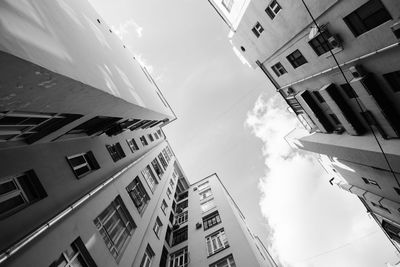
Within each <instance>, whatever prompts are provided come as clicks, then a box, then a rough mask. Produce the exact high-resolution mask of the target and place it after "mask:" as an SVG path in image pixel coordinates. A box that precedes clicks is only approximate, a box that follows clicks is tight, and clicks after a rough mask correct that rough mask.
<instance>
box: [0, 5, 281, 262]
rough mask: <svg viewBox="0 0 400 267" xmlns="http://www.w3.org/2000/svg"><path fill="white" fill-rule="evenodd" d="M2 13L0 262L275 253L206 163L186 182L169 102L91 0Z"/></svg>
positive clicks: (210, 258) (256, 258) (250, 257)
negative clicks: (168, 131) (170, 134)
mask: <svg viewBox="0 0 400 267" xmlns="http://www.w3.org/2000/svg"><path fill="white" fill-rule="evenodd" d="M0 14H1V16H0V73H1V76H0V159H1V161H0V229H1V231H0V265H1V266H16V267H19V266H91V267H94V266H107V267H110V266H140V267H149V266H153V267H154V266H162V267H164V266H168V267H184V266H185V267H190V266H212V267H217V266H218V267H221V266H230V267H233V266H275V265H274V263H273V260H272V258H270V257H269V254H268V251H267V250H266V249H265V247H263V246H262V243H260V241H259V240H257V239H255V237H253V235H252V234H251V232H250V230H249V229H248V228H247V227H246V226H245V223H244V219H243V215H242V213H241V212H240V210H239V209H238V208H237V206H236V204H235V203H234V202H233V200H232V198H231V197H230V195H229V193H228V192H227V191H226V190H225V188H224V187H223V185H222V184H221V183H219V179H217V178H216V177H217V176H216V175H212V176H210V177H207V178H205V179H203V180H202V181H200V182H198V183H196V184H194V185H189V181H188V179H187V177H186V175H185V174H184V173H183V171H182V168H181V166H180V164H179V162H178V161H177V159H176V157H175V155H174V153H173V152H172V149H171V148H170V146H169V145H168V142H167V140H166V137H165V135H164V133H163V131H162V127H163V126H164V125H166V124H168V123H169V122H171V121H172V120H174V119H175V116H174V113H173V111H172V110H171V109H170V107H169V105H168V103H167V102H166V100H165V99H164V98H163V96H162V94H161V92H160V90H159V89H158V87H157V85H156V83H155V82H154V80H153V79H152V77H151V75H150V74H149V73H148V72H147V70H146V68H144V67H142V66H141V65H140V64H139V63H138V62H137V61H136V60H135V58H134V57H133V56H132V55H131V53H130V52H129V51H128V49H127V48H126V47H125V46H124V45H123V44H122V43H121V41H120V40H119V39H118V38H117V37H116V36H115V34H114V33H113V32H112V30H111V29H110V28H109V27H108V26H107V25H106V23H105V22H104V21H103V20H102V18H101V17H99V15H98V14H97V13H96V12H95V11H94V9H93V8H92V7H91V6H90V5H89V4H88V2H86V1H84V0H72V1H53V0H47V1H24V2H20V1H2V2H1V3H0Z"/></svg>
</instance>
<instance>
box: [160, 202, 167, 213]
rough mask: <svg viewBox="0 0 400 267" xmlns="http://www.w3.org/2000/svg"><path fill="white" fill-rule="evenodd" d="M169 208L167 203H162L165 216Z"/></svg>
mask: <svg viewBox="0 0 400 267" xmlns="http://www.w3.org/2000/svg"><path fill="white" fill-rule="evenodd" d="M167 208H168V205H167V202H165V200H163V201H162V203H161V210H162V211H163V213H164V214H167Z"/></svg>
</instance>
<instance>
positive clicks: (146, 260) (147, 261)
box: [140, 245, 155, 267]
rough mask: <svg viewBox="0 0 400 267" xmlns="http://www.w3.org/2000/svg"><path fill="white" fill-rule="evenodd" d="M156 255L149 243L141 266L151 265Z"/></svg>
mask: <svg viewBox="0 0 400 267" xmlns="http://www.w3.org/2000/svg"><path fill="white" fill-rule="evenodd" d="M154 256H155V253H154V251H153V249H152V248H151V247H150V245H147V247H146V251H145V252H144V255H143V258H142V261H141V262H140V267H150V266H151V263H152V262H153V258H154Z"/></svg>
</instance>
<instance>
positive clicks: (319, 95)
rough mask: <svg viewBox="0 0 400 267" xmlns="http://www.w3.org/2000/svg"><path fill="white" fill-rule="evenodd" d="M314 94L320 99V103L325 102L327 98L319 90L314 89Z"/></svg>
mask: <svg viewBox="0 0 400 267" xmlns="http://www.w3.org/2000/svg"><path fill="white" fill-rule="evenodd" d="M313 94H314V96H315V97H316V98H317V99H318V101H319V102H320V103H324V102H325V99H324V98H323V97H322V95H321V94H320V92H318V91H313Z"/></svg>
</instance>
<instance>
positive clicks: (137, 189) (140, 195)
mask: <svg viewBox="0 0 400 267" xmlns="http://www.w3.org/2000/svg"><path fill="white" fill-rule="evenodd" d="M126 191H128V194H129V196H130V197H131V199H132V201H133V204H135V207H136V208H137V210H138V212H139V213H140V214H143V212H144V211H145V210H146V207H147V204H148V203H149V201H150V197H149V195H148V194H147V192H146V189H145V188H144V186H143V184H142V182H140V179H139V177H137V176H136V178H135V179H133V181H132V182H131V183H130V184H129V185H128V186H127V187H126Z"/></svg>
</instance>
